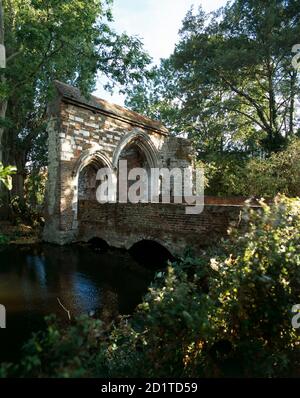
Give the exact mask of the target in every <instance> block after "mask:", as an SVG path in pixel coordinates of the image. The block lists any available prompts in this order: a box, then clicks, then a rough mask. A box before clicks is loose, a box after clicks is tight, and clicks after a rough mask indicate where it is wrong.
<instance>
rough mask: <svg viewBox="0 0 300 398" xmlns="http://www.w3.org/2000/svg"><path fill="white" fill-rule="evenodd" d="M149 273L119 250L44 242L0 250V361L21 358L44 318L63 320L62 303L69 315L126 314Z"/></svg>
mask: <svg viewBox="0 0 300 398" xmlns="http://www.w3.org/2000/svg"><path fill="white" fill-rule="evenodd" d="M154 274H155V271H154V270H153V269H150V268H149V267H148V268H147V267H146V266H143V265H141V262H140V261H139V263H138V262H137V261H136V260H135V259H134V258H133V257H132V256H131V255H130V254H129V253H128V252H126V251H120V250H111V249H109V250H108V251H105V252H102V251H99V250H96V249H95V248H92V247H90V246H79V245H71V246H66V247H58V246H54V245H48V244H40V245H35V246H9V247H7V248H2V249H0V304H2V305H4V306H5V307H6V316H7V325H6V329H0V363H1V362H3V361H15V360H17V359H18V358H19V357H20V353H21V347H22V346H23V344H24V342H25V341H26V340H27V339H28V338H29V337H30V335H31V334H32V332H34V331H38V330H40V329H43V328H44V327H45V321H44V317H45V316H47V315H50V314H56V315H57V316H58V317H59V318H60V319H62V320H66V322H67V317H68V315H67V313H66V311H65V310H64V309H63V307H65V309H67V310H68V311H70V313H71V316H72V317H74V316H78V315H82V314H90V315H91V316H95V317H98V318H101V317H104V318H106V319H108V320H110V319H113V318H114V317H116V316H118V315H119V314H122V315H123V314H131V313H132V312H133V311H134V309H135V308H136V306H137V305H138V304H139V303H140V302H141V301H142V297H143V296H144V294H145V293H146V292H147V289H148V287H149V285H150V284H151V281H152V280H153V277H154ZM62 306H63V307H62Z"/></svg>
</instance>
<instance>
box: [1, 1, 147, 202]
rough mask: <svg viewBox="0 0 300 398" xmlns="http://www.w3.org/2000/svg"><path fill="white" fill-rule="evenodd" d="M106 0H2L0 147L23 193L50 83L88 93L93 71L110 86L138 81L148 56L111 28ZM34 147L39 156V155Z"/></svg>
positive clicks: (40, 143) (40, 160) (40, 149)
mask: <svg viewBox="0 0 300 398" xmlns="http://www.w3.org/2000/svg"><path fill="white" fill-rule="evenodd" d="M110 6H111V0H65V1H60V0H5V2H4V11H5V19H4V20H5V44H6V50H7V69H6V70H5V71H1V72H0V73H1V77H2V82H1V87H0V95H1V99H2V101H3V103H4V104H7V106H8V107H7V114H6V118H4V115H3V114H2V119H1V123H2V127H5V133H4V136H3V137H1V136H0V139H1V143H0V152H1V145H2V147H4V148H5V153H4V154H3V155H4V163H5V164H12V165H15V166H17V169H18V173H17V175H16V176H15V178H14V190H13V192H14V193H15V194H17V195H19V196H20V198H23V188H24V178H25V176H26V164H27V162H28V161H30V162H31V165H33V164H34V162H35V160H36V159H37V163H36V167H37V168H38V167H39V166H40V164H45V139H46V133H45V122H46V105H47V103H48V101H49V99H50V98H51V96H52V95H53V92H52V89H51V83H52V81H53V80H55V79H57V80H62V81H64V82H66V83H70V84H73V85H75V86H77V87H79V88H80V89H81V90H83V92H84V93H86V94H87V93H88V92H90V91H91V90H92V89H93V88H94V85H95V80H96V77H97V74H98V73H102V74H104V75H105V76H107V77H108V78H109V79H110V81H111V85H114V84H116V83H118V84H121V85H124V84H127V83H128V82H129V81H132V80H138V79H139V76H140V75H141V74H142V72H143V68H144V66H145V65H146V64H147V63H149V62H150V59H149V57H148V55H147V54H146V53H145V52H144V51H143V50H142V43H141V41H140V40H139V39H137V38H135V37H129V36H128V35H126V34H122V35H117V34H116V33H115V32H114V31H112V30H111V28H110V26H109V23H110V22H111V21H112V14H111V9H110ZM37 153H38V156H37Z"/></svg>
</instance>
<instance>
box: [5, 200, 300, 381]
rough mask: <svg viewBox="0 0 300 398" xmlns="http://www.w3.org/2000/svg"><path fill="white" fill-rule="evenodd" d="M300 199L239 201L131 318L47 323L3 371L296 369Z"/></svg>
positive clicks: (132, 373)
mask: <svg viewBox="0 0 300 398" xmlns="http://www.w3.org/2000/svg"><path fill="white" fill-rule="evenodd" d="M299 238H300V201H299V199H293V200H292V199H287V198H286V197H277V199H276V200H275V202H274V204H272V205H267V204H265V203H264V202H262V203H261V208H260V209H259V210H258V209H256V210H251V209H250V208H246V209H245V211H244V217H243V227H242V231H240V230H239V231H238V230H235V229H233V230H232V231H231V237H230V239H229V240H228V241H226V242H224V243H223V245H222V246H221V247H220V248H219V249H218V250H216V249H210V250H209V251H207V252H204V253H203V256H202V257H201V259H194V258H193V257H191V255H190V254H187V255H186V256H185V257H184V258H182V259H181V260H180V261H178V263H175V264H173V265H172V266H170V267H169V268H168V270H167V272H166V273H165V274H162V273H160V274H158V275H157V277H156V280H155V283H154V284H153V286H152V287H151V288H150V290H149V293H148V294H147V296H146V297H145V299H144V301H143V303H142V304H141V305H140V306H139V307H138V309H137V310H136V312H135V313H134V315H133V316H132V317H130V318H128V317H121V318H120V319H118V320H117V321H116V322H115V323H114V324H113V325H112V326H110V327H104V325H102V324H101V322H99V321H97V320H94V319H91V318H81V319H79V320H77V322H75V323H72V324H71V325H70V326H69V327H66V328H62V327H60V326H59V325H58V323H57V322H55V320H53V319H50V323H49V326H48V329H47V331H46V332H44V333H39V334H37V335H35V336H34V337H33V338H32V339H31V340H30V341H29V343H28V344H26V346H25V356H24V357H23V359H22V361H21V362H20V364H18V365H4V366H3V367H2V370H1V371H0V375H1V374H2V375H5V376H9V375H17V376H26V377H27V376H30V377H44V376H48V377H49V376H50V377H75V376H76V377H77V376H79V377H81V376H88V377H122V376H124V377H201V376H202V377H226V376H242V377H279V376H282V377H286V376H299V369H300V367H299V366H300V355H299V354H300V351H299V347H300V337H299V333H298V332H297V330H295V329H293V328H292V325H291V319H292V313H291V309H292V306H293V305H294V304H295V303H297V302H298V301H299V294H300V285H299V281H300V249H299Z"/></svg>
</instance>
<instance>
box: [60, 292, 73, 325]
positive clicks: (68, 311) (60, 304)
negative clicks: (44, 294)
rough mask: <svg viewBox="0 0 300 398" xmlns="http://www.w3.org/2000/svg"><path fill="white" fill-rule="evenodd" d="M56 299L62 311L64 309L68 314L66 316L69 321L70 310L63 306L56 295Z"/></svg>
mask: <svg viewBox="0 0 300 398" xmlns="http://www.w3.org/2000/svg"><path fill="white" fill-rule="evenodd" d="M57 301H58V304H59V305H60V306H61V308H62V309H63V310H64V311H66V313H67V314H68V318H69V321H70V320H71V312H70V311H69V310H67V309H66V307H64V306H63V304H62V302H61V301H60V299H59V298H58V297H57Z"/></svg>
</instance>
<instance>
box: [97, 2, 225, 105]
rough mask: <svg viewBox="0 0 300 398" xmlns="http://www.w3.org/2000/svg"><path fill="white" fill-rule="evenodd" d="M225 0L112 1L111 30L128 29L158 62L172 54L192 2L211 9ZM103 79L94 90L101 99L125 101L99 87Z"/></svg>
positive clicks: (195, 5) (122, 30)
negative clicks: (112, 18) (112, 19)
mask: <svg viewBox="0 0 300 398" xmlns="http://www.w3.org/2000/svg"><path fill="white" fill-rule="evenodd" d="M226 2H227V0H114V5H113V16H114V20H115V22H114V23H113V26H114V29H115V30H116V31H117V32H118V33H122V32H127V33H128V34H130V35H135V36H139V37H140V38H141V39H142V41H143V43H144V47H145V50H146V51H147V52H148V53H149V54H150V56H151V57H152V58H153V62H154V63H155V64H159V60H160V59H161V58H167V57H168V56H169V55H170V54H172V52H173V50H174V47H175V44H176V42H177V41H178V31H179V29H180V28H181V23H182V20H183V18H184V17H185V15H186V13H187V11H188V10H189V9H190V7H191V6H192V5H194V7H195V9H197V8H198V6H200V5H201V6H202V8H203V9H204V11H206V12H210V11H213V10H216V9H218V8H219V7H222V6H223V5H225V4H226ZM104 82H105V81H104V80H103V79H98V83H97V90H96V92H95V93H94V94H95V95H96V96H98V97H100V98H104V99H106V100H108V101H110V102H114V103H116V104H119V105H123V104H124V99H125V98H124V96H122V95H119V94H117V93H115V94H114V95H113V96H111V94H110V93H107V92H105V90H104V89H103V88H102V87H103V83H104Z"/></svg>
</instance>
